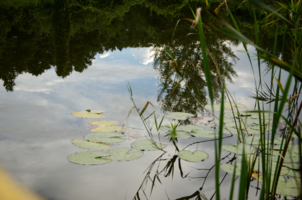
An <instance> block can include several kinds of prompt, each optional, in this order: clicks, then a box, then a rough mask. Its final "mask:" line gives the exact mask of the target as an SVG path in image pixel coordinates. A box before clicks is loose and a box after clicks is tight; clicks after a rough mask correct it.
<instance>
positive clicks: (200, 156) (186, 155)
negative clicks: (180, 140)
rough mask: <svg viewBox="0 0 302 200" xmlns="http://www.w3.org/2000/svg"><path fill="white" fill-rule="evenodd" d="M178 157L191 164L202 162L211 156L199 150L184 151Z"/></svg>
mask: <svg viewBox="0 0 302 200" xmlns="http://www.w3.org/2000/svg"><path fill="white" fill-rule="evenodd" d="M178 157H179V158H181V159H182V160H186V161H189V162H200V161H203V160H205V159H207V158H208V157H209V156H208V154H207V153H205V152H203V151H199V150H197V151H194V152H191V151H186V150H182V151H180V152H179V153H178Z"/></svg>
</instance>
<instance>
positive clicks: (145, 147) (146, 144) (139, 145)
mask: <svg viewBox="0 0 302 200" xmlns="http://www.w3.org/2000/svg"><path fill="white" fill-rule="evenodd" d="M156 146H157V147H159V148H161V149H164V148H166V146H167V145H165V144H160V143H156ZM156 146H155V145H154V144H153V143H152V142H151V141H150V140H139V141H136V142H133V143H132V144H131V147H132V148H133V149H136V150H141V151H156V150H159V149H158V148H157V147H156Z"/></svg>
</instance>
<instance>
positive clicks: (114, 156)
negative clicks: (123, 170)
mask: <svg viewBox="0 0 302 200" xmlns="http://www.w3.org/2000/svg"><path fill="white" fill-rule="evenodd" d="M101 113H103V111H90V110H88V111H84V112H73V113H72V115H74V116H77V117H81V118H90V119H93V118H94V119H95V118H104V117H105V116H104V115H101ZM118 123H119V122H118V121H96V122H90V123H89V124H91V125H97V126H98V127H97V128H93V129H91V131H92V132H93V133H90V134H87V135H85V136H84V139H85V140H73V141H72V143H73V144H74V145H75V146H77V147H80V148H83V149H88V150H109V149H111V146H109V145H112V144H116V143H121V142H123V141H125V140H126V139H125V138H123V137H124V134H123V133H121V131H122V130H124V129H126V127H122V126H115V125H116V124H118ZM131 146H132V148H133V149H136V150H139V151H135V152H130V151H131V149H130V148H119V149H113V150H109V151H108V152H96V151H88V152H79V153H75V154H72V155H70V156H68V160H69V161H70V162H73V163H77V164H83V165H100V164H106V163H109V162H111V161H130V160H136V159H139V158H141V157H142V156H143V152H142V151H154V150H158V148H157V147H161V148H165V147H166V145H164V144H159V143H157V144H156V146H155V145H154V144H153V143H152V142H151V141H150V140H140V141H136V142H134V143H132V145H131Z"/></svg>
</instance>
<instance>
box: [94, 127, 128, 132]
mask: <svg viewBox="0 0 302 200" xmlns="http://www.w3.org/2000/svg"><path fill="white" fill-rule="evenodd" d="M124 129H126V127H122V126H105V127H97V128H93V129H91V131H93V132H116V131H122V130H124Z"/></svg>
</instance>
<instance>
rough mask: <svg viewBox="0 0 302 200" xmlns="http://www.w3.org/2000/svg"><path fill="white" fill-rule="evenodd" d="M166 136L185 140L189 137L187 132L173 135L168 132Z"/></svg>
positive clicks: (176, 132)
mask: <svg viewBox="0 0 302 200" xmlns="http://www.w3.org/2000/svg"><path fill="white" fill-rule="evenodd" d="M167 135H168V136H170V137H171V138H186V137H190V136H191V135H190V134H189V133H188V132H184V131H175V133H174V132H168V133H167Z"/></svg>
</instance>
